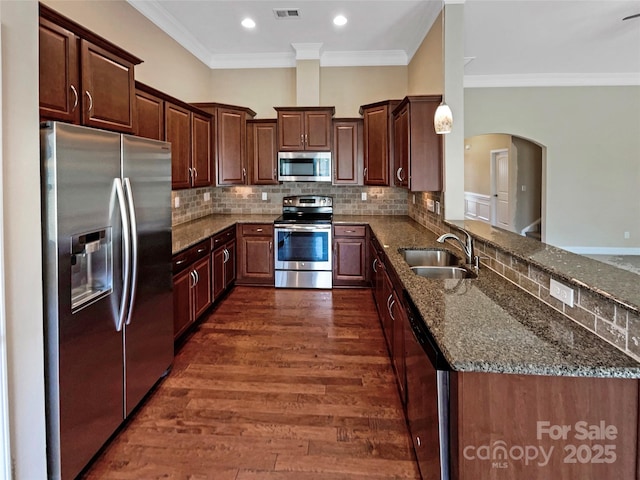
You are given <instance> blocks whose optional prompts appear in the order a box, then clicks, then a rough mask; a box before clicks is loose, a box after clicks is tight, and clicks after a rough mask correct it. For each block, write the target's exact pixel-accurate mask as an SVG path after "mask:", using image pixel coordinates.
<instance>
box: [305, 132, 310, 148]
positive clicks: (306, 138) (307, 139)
mask: <svg viewBox="0 0 640 480" xmlns="http://www.w3.org/2000/svg"><path fill="white" fill-rule="evenodd" d="M304 143H306V144H307V145H309V135H307V134H306V133H305V134H304Z"/></svg>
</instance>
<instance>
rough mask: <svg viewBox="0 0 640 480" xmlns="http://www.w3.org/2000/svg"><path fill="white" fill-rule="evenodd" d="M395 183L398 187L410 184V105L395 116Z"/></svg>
mask: <svg viewBox="0 0 640 480" xmlns="http://www.w3.org/2000/svg"><path fill="white" fill-rule="evenodd" d="M393 134H394V135H393V136H394V161H395V168H394V179H393V181H394V183H395V185H396V186H398V187H407V186H409V105H408V104H407V105H405V107H404V108H403V109H402V110H400V112H398V114H397V115H396V116H394V118H393Z"/></svg>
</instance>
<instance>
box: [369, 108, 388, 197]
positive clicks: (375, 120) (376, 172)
mask: <svg viewBox="0 0 640 480" xmlns="http://www.w3.org/2000/svg"><path fill="white" fill-rule="evenodd" d="M388 114H389V109H388V106H387V105H382V106H379V107H372V108H370V109H367V110H366V111H365V112H364V171H365V174H364V184H365V185H383V186H388V185H389V139H388V132H387V130H388Z"/></svg>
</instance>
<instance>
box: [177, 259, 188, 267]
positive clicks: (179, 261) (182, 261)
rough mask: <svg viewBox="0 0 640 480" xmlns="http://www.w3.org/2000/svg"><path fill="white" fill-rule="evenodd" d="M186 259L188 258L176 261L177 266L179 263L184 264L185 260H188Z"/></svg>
mask: <svg viewBox="0 0 640 480" xmlns="http://www.w3.org/2000/svg"><path fill="white" fill-rule="evenodd" d="M186 261H187V260H186V259H185V260H178V261H177V262H176V266H177V265H182V264H183V263H184V262H186Z"/></svg>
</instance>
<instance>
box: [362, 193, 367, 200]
mask: <svg viewBox="0 0 640 480" xmlns="http://www.w3.org/2000/svg"><path fill="white" fill-rule="evenodd" d="M366 200H367V192H362V201H363V202H364V201H366Z"/></svg>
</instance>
